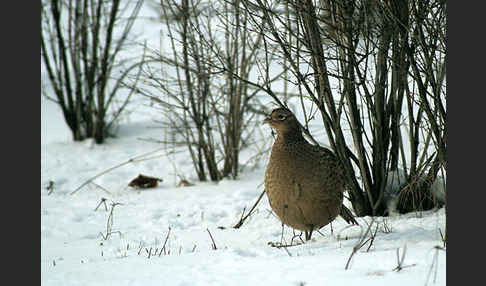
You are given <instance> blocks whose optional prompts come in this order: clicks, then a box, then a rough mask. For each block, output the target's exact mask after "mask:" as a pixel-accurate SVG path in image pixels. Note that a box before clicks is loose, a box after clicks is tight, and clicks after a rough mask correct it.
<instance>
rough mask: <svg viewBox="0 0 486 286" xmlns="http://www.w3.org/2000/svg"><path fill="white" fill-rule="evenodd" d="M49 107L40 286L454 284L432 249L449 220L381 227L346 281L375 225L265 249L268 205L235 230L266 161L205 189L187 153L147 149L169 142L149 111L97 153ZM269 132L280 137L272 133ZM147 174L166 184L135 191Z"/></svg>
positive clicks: (273, 237) (276, 237) (134, 116)
mask: <svg viewBox="0 0 486 286" xmlns="http://www.w3.org/2000/svg"><path fill="white" fill-rule="evenodd" d="M41 102H42V103H41V111H42V120H41V122H42V123H41V129H42V140H41V279H42V285H326V284H330V283H333V284H334V283H341V282H342V283H351V284H347V285H358V284H359V285H419V284H420V285H425V284H426V283H428V285H445V283H446V276H445V269H446V255H445V254H446V253H445V251H443V250H440V249H437V248H435V247H436V246H440V247H442V246H443V242H442V240H441V235H440V234H441V232H442V233H444V228H445V224H446V217H445V210H444V209H439V210H431V211H426V212H420V213H410V214H406V215H397V216H393V217H387V218H381V217H380V218H376V223H377V225H378V230H377V232H376V238H375V239H374V241H373V244H372V246H371V247H370V248H369V249H368V246H369V243H367V244H366V245H365V246H364V247H362V248H361V249H360V250H359V251H358V252H357V253H356V254H354V255H353V257H352V259H351V262H350V266H349V269H348V270H345V266H346V263H347V260H348V258H349V257H350V255H351V253H352V250H353V247H354V246H355V245H356V244H357V243H358V241H359V239H360V235H361V234H362V233H364V231H365V229H366V226H367V223H368V222H370V221H371V218H370V217H364V218H359V222H360V224H361V226H359V227H358V226H354V227H349V226H348V225H347V224H346V223H345V222H344V221H343V220H342V219H341V218H338V219H336V220H335V221H334V222H333V223H332V228H333V229H332V232H331V228H330V227H329V226H326V227H324V228H323V229H321V233H322V235H321V234H319V233H316V234H314V237H313V239H312V241H310V242H307V243H305V244H303V245H299V246H292V247H287V248H286V249H284V248H276V247H271V246H270V245H268V242H280V239H281V230H282V229H281V224H280V222H279V221H278V219H277V218H276V217H275V216H274V215H273V214H272V213H271V211H270V206H269V203H268V200H267V198H266V196H264V197H263V199H262V200H261V201H260V203H259V204H258V206H257V207H256V210H255V212H254V214H253V215H251V216H250V218H249V219H248V220H247V221H245V223H244V224H243V226H242V227H241V228H239V229H234V228H232V226H234V225H235V224H236V223H237V222H238V221H239V219H240V217H241V213H242V211H243V209H244V208H246V210H248V209H250V208H251V206H252V205H253V204H254V202H255V201H256V199H257V198H258V196H259V195H260V193H261V191H262V183H263V174H264V168H265V163H266V160H267V159H268V154H267V155H266V156H264V157H263V158H262V159H261V160H260V164H259V165H255V166H252V167H253V168H245V171H244V172H242V174H241V176H240V178H238V179H237V180H229V179H228V180H223V181H221V182H220V183H218V184H215V183H210V182H205V183H201V182H198V181H197V180H196V178H195V174H194V172H193V171H192V167H191V163H190V161H189V158H188V154H187V153H186V152H185V149H184V148H181V149H177V150H179V151H180V152H178V153H173V154H171V155H165V154H166V153H167V152H170V151H171V150H170V149H167V150H166V149H165V148H163V146H162V145H161V144H159V143H155V142H152V141H147V140H142V139H148V138H153V139H156V138H160V137H161V136H162V135H161V129H157V128H154V127H156V124H155V123H153V121H152V120H151V119H150V118H151V117H152V116H154V114H153V113H152V114H151V113H150V112H148V113H147V112H145V111H144V108H143V107H141V108H137V109H135V111H134V112H132V113H131V114H130V116H129V118H128V119H126V120H125V121H124V123H122V124H121V125H120V128H119V132H118V134H117V137H116V138H108V140H107V142H106V144H103V145H96V144H93V142H92V141H90V140H86V141H83V142H72V141H71V138H70V134H69V132H68V130H67V127H65V126H64V125H63V122H62V117H61V114H60V110H59V109H58V108H57V106H55V104H54V103H52V102H50V101H45V100H42V101H41ZM145 109H146V107H145ZM261 128H262V134H267V135H268V138H271V136H270V130H269V129H267V128H268V127H267V126H262V127H261ZM270 140H271V139H269V141H270ZM270 143H271V142H270ZM157 149H159V151H158V152H155V153H153V154H149V155H147V157H157V158H154V159H148V160H144V161H140V162H134V163H128V164H125V165H123V166H121V167H119V168H116V169H114V170H112V171H110V172H108V173H106V174H104V175H102V176H100V177H98V178H96V179H95V180H94V183H95V184H96V185H95V184H88V185H86V186H85V187H83V188H81V189H80V190H79V191H78V192H76V193H75V194H74V195H71V194H70V193H71V192H72V191H73V190H75V189H76V188H77V187H79V186H80V185H81V184H82V183H83V182H85V181H86V180H88V179H90V178H92V177H93V176H95V175H97V174H99V173H101V172H102V171H104V170H107V169H109V168H111V167H114V166H117V165H119V164H121V163H124V162H127V161H128V160H129V159H131V158H134V157H137V156H139V155H143V154H146V153H148V152H150V151H152V150H157ZM177 150H176V151H177ZM144 158H145V157H144ZM243 161H245V160H243ZM140 173H141V174H144V175H149V176H154V177H159V178H162V179H163V180H164V181H163V182H162V183H159V185H158V186H157V187H156V188H154V189H147V190H140V189H133V188H131V187H128V186H127V184H128V183H129V182H130V180H131V179H133V178H135V177H136V176H138V174H140ZM176 174H178V175H181V176H183V177H185V178H186V179H188V180H189V181H190V182H192V183H194V184H195V186H191V187H183V188H178V187H176V185H177V182H178V181H179V180H180V179H179V177H178V176H176ZM49 181H53V182H54V189H53V191H52V192H51V193H50V194H49V191H48V190H46V186H47V185H48V184H49ZM102 188H103V189H102ZM108 192H109V193H108ZM102 198H106V207H107V210H106V209H105V206H104V205H103V204H100V202H101V200H102ZM114 202H116V203H120V204H121V205H117V206H115V208H114V210H113V217H112V218H113V221H112V232H113V233H111V235H110V236H109V237H108V239H107V240H105V239H104V238H103V236H106V233H107V221H108V218H109V214H110V208H111V204H112V203H114ZM98 205H99V206H98ZM97 206H98V208H97V210H96V211H95V208H96V207H97ZM169 228H170V234H169V236H167V235H168V232H169ZM371 230H372V232H374V230H375V226H373V227H372V229H371ZM208 231H209V232H208ZM209 233H211V235H212V237H213V239H214V243H215V245H216V250H214V249H213V247H212V240H211V237H210V236H209ZM297 234H298V232H297ZM283 237H284V239H285V242H287V243H289V242H290V240H291V239H292V237H293V232H292V230H291V229H289V228H287V227H285V228H284V235H283ZM166 239H167V241H166V247H165V251H163V252H161V249H162V247H163V245H164V241H165V240H166ZM297 240H298V239H296V240H295V241H297ZM405 247H406V253H405V259H404V261H403V265H402V266H404V268H403V269H401V270H400V271H396V270H395V271H394V270H393V269H394V268H396V266H397V253H396V252H397V249H399V251H400V255H401V253H402V252H403V250H404V248H405ZM169 251H170V253H169ZM149 252H150V257H149ZM159 254H160V255H159ZM434 280H435V281H434ZM434 282H435V283H434ZM335 285H336V284H335Z"/></svg>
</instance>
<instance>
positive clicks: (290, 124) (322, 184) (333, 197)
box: [263, 108, 357, 240]
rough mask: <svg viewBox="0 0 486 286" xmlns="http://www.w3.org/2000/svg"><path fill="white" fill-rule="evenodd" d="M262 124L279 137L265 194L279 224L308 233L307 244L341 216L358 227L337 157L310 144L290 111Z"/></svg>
mask: <svg viewBox="0 0 486 286" xmlns="http://www.w3.org/2000/svg"><path fill="white" fill-rule="evenodd" d="M263 122H264V123H268V124H269V125H270V126H271V127H272V128H274V129H275V130H276V131H277V134H278V135H277V140H275V142H274V144H273V147H272V154H271V155H270V161H269V163H268V165H267V169H266V171H265V190H266V192H267V196H268V199H269V201H270V206H271V207H272V209H273V211H274V212H275V213H276V214H277V216H278V217H279V218H280V220H281V221H282V222H283V223H284V224H286V225H288V226H290V227H292V228H295V229H298V230H302V231H305V234H306V240H309V239H310V238H311V236H312V231H313V230H315V229H320V228H322V227H323V226H325V225H327V224H328V223H330V222H331V221H333V220H334V219H335V218H336V217H337V216H338V215H339V214H340V213H341V216H343V218H344V219H345V220H346V221H348V223H349V222H350V221H351V222H352V223H356V224H357V222H356V221H355V220H354V218H353V217H352V214H351V213H350V211H349V210H348V209H347V208H346V207H345V206H343V192H344V187H345V180H344V171H343V169H342V167H341V164H340V163H339V160H338V158H337V157H336V156H335V155H334V153H332V152H331V151H330V150H328V149H326V148H323V147H320V146H315V145H311V144H310V143H308V142H307V141H306V140H305V139H304V137H303V136H302V131H301V129H300V125H299V123H298V121H297V119H296V118H295V116H294V115H293V114H292V112H291V111H290V110H288V109H285V108H277V109H275V110H273V111H272V113H271V114H270V115H269V116H268V117H267V118H266V119H265V120H264V121H263Z"/></svg>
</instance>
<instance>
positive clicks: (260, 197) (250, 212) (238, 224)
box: [233, 189, 265, 228]
mask: <svg viewBox="0 0 486 286" xmlns="http://www.w3.org/2000/svg"><path fill="white" fill-rule="evenodd" d="M263 194H265V189H264V190H263V192H262V193H261V194H260V196H259V197H258V199H257V201H256V202H255V204H254V205H253V207H251V209H250V211H249V212H248V214H247V215H246V216H245V217H243V218H241V219H240V221H239V222H238V223H237V224H236V225H235V226H233V228H240V227H241V226H242V225H243V223H244V222H245V220H246V219H247V218H248V217H249V216H250V215H251V214H252V212H253V210H254V209H255V207H256V206H257V205H258V203H259V202H260V200H261V199H262V197H263ZM243 212H245V210H244V209H243ZM242 216H243V215H242Z"/></svg>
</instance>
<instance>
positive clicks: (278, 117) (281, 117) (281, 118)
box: [277, 114, 287, 121]
mask: <svg viewBox="0 0 486 286" xmlns="http://www.w3.org/2000/svg"><path fill="white" fill-rule="evenodd" d="M285 118H287V116H285V115H281V114H280V115H278V116H277V119H278V120H281V121H283V120H285Z"/></svg>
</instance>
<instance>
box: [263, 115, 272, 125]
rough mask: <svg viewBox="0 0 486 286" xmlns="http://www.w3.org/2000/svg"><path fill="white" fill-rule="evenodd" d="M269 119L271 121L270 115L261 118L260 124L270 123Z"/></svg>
mask: <svg viewBox="0 0 486 286" xmlns="http://www.w3.org/2000/svg"><path fill="white" fill-rule="evenodd" d="M271 121H272V118H271V117H270V116H267V117H265V119H263V121H262V124H266V123H270V122H271Z"/></svg>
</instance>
